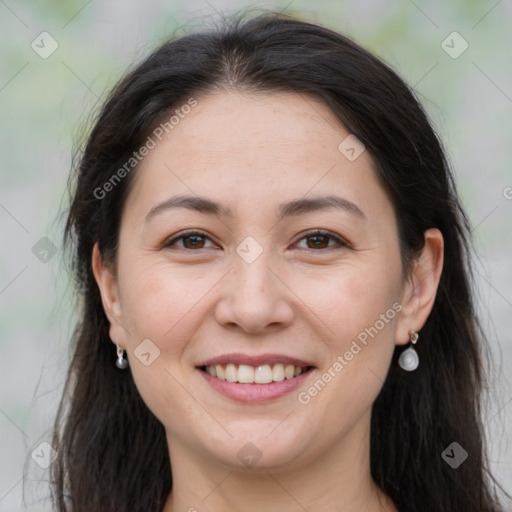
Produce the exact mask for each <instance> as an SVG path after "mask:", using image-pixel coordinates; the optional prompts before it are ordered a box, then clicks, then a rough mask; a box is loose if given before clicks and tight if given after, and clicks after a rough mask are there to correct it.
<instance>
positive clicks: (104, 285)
mask: <svg viewBox="0 0 512 512" xmlns="http://www.w3.org/2000/svg"><path fill="white" fill-rule="evenodd" d="M91 265H92V271H93V274H94V278H95V280H96V284H97V285H98V288H99V290H100V294H101V301H102V304H103V310H104V311H105V315H106V316H107V318H108V320H109V322H110V335H111V337H112V340H113V341H114V340H115V339H120V340H121V334H120V333H117V332H113V331H115V330H116V326H118V327H119V326H121V325H122V322H121V305H120V301H119V293H118V287H117V282H116V278H115V276H114V274H113V272H112V270H111V268H110V267H109V266H107V265H105V262H104V260H103V257H102V255H101V252H100V250H99V246H98V242H96V243H95V244H94V247H93V250H92V258H91ZM121 331H122V329H121Z"/></svg>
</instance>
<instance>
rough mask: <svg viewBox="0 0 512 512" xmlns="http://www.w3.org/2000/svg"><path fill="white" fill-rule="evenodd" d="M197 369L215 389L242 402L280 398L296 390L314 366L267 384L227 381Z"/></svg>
mask: <svg viewBox="0 0 512 512" xmlns="http://www.w3.org/2000/svg"><path fill="white" fill-rule="evenodd" d="M197 371H198V372H199V373H200V374H201V375H202V376H203V377H204V378H205V379H206V382H208V383H209V384H210V385H211V386H212V388H213V389H215V391H218V392H219V393H221V394H223V395H225V396H227V397H228V398H232V399H233V400H238V401H239V402H244V403H259V402H267V401H270V400H274V399H276V398H280V397H282V396H284V395H286V394H288V393H291V392H292V391H294V390H296V389H297V388H298V387H299V386H300V385H301V384H302V383H303V382H304V381H305V380H306V379H307V378H309V377H310V375H311V374H312V373H313V372H314V368H311V369H309V370H308V371H307V372H304V373H301V374H300V375H299V376H298V377H294V378H293V379H285V380H282V381H281V382H270V383H269V384H240V383H239V382H228V381H227V380H221V379H218V378H217V377H212V376H211V375H210V374H209V373H207V372H205V371H203V370H200V369H199V368H198V369H197Z"/></svg>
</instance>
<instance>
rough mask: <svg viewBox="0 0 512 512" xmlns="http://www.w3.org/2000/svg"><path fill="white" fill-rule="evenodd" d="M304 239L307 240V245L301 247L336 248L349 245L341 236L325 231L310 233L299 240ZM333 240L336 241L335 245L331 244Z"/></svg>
mask: <svg viewBox="0 0 512 512" xmlns="http://www.w3.org/2000/svg"><path fill="white" fill-rule="evenodd" d="M302 240H306V247H301V249H335V248H339V247H346V246H348V244H347V243H346V242H344V241H343V240H342V239H341V238H339V237H337V236H335V235H333V234H332V233H328V232H327V233H325V232H323V231H315V232H313V233H309V234H308V235H306V236H304V237H302V238H301V240H300V241H299V242H301V241H302ZM331 242H334V245H332V244H331V245H329V244H330V243H331Z"/></svg>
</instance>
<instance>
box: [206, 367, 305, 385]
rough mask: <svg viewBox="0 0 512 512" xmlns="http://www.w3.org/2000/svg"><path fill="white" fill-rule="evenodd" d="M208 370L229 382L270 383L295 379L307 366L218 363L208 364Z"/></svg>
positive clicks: (214, 375) (212, 374)
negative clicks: (255, 365)
mask: <svg viewBox="0 0 512 512" xmlns="http://www.w3.org/2000/svg"><path fill="white" fill-rule="evenodd" d="M205 368H206V372H207V373H209V374H210V375H211V376H212V377H217V378H218V379H221V380H227V381H228V382H239V383H242V384H269V383H270V382H281V381H283V380H284V379H293V378H294V377H298V376H299V375H300V374H301V373H303V372H305V371H306V369H307V368H306V367H301V366H295V365H293V364H287V365H284V364H273V365H270V364H263V365H261V366H257V367H254V366H249V365H246V364H240V365H236V364H232V363H230V364H226V365H221V364H216V365H212V366H206V367H205Z"/></svg>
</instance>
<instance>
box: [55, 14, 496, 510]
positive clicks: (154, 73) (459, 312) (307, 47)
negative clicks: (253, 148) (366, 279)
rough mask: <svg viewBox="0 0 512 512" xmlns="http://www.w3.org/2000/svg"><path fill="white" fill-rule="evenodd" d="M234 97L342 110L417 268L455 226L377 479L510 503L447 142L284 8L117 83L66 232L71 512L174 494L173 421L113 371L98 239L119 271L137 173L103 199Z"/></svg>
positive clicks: (418, 494) (356, 51)
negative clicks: (437, 235)
mask: <svg viewBox="0 0 512 512" xmlns="http://www.w3.org/2000/svg"><path fill="white" fill-rule="evenodd" d="M228 89H235V90H247V91H258V92H269V93H271V92H273V91H288V92H295V93H298V94H307V95H313V96H315V97H317V98H319V99H321V100H322V101H323V102H324V103H325V104H326V105H327V106H328V107H330V109H331V110H332V111H333V113H334V114H335V115H336V116H337V117H338V118H339V120H340V121H341V122H342V123H343V124H344V125H345V126H346V127H347V128H348V130H350V132H351V133H353V134H355V135H356V136H357V137H358V138H359V139H360V140H361V141H362V142H363V144H364V145H365V146H366V149H367V150H368V151H369V152H370V154H371V155H372V157H373V160H374V162H375V165H376V169H377V171H378V176H379V179H380V180H381V182H382V184H383V187H384V188H385V190H386V191H387V193H388V194H389V197H390V199H391V201H392V203H393V205H394V208H395V211H396V216H397V222H398V228H399V236H400V246H401V250H402V260H403V262H404V271H407V269H408V268H409V265H410V263H411V261H412V260H413V259H414V256H415V255H416V254H417V253H418V251H419V250H420V249H421V248H422V246H423V242H424V232H425V230H427V229H429V228H434V227H435V228H438V229H439V230H440V231H441V232H442V234H443V237H444V240H445V265H444V269H443V272H442V276H441V280H440V285H439V289H438V293H437V297H436V301H435V304H434V307H433V310H432V312H431V314H430V316H429V318H428V320H427V322H426V324H425V326H424V328H423V330H422V339H421V343H419V344H418V345H417V346H416V347H417V351H418V353H419V357H420V361H421V364H420V366H419V368H418V369H417V370H416V371H415V372H412V373H407V372H404V371H403V370H401V369H400V368H399V367H398V365H397V357H398V355H399V352H400V350H399V349H402V347H397V349H396V351H395V354H394V357H393V361H392V364H391V367H390V369H389V373H388V375H387V378H386V381H385V382H384V385H383V387H382V390H381V392H380V394H379V396H378V397H377V399H376V401H375V403H374V404H373V410H372V419H371V473H372V477H373V479H374V480H375V482H376V484H377V485H378V486H379V487H380V488H381V489H382V490H383V491H384V492H385V493H386V494H388V495H389V496H390V497H391V498H392V499H393V501H394V502H395V503H396V505H397V507H398V509H399V510H400V511H402V512H420V511H429V512H433V511H435V512H454V511H455V512H491V511H493V512H495V511H498V510H500V508H499V504H498V497H497V490H496V489H497V484H496V483H495V482H494V480H493V479H492V477H491V476H490V475H489V473H488V467H487V459H486V454H485V449H484V443H483V426H482V419H481V409H480V404H481V390H482V385H483V383H484V372H483V364H482V361H483V359H482V349H483V348H485V347H486V344H485V338H484V336H483V335H482V333H481V330H480V329H479V327H478V323H477V320H476V318H475V311H474V307H473V302H472V295H471V274H470V266H469V251H470V244H469V241H468V239H469V229H468V222H467V220H466V217H465V215H464V213H463V211H462V210H461V207H460V205H459V201H458V199H457V195H456V191H455V186H454V183H453V179H452V176H451V173H450V170H449V168H448V165H447V162H446V159H445V154H444V151H443V149H442V146H441V143H440V141H439V140H438V137H437V136H436V133H435V132H434V130H433V128H432V126H431V124H430V122H429V120H428V118H427V116H426V114H425V112H424V111H423V109H422V107H421V106H420V104H419V102H418V101H417V99H416V98H415V96H414V94H413V93H412V91H411V89H410V88H409V87H408V86H407V85H406V84H405V83H404V82H403V81H402V80H401V79H400V78H399V77H398V76H397V74H396V73H395V72H394V71H392V70H391V69H390V68H389V67H388V66H387V65H385V64H384V63H383V62H382V61H381V60H379V59H377V58H376V57H375V56H373V55H372V54H370V53H369V52H368V51H366V50H364V49H363V48H361V47H360V46H359V45H357V44H356V43H354V42H353V41H351V40H350V39H348V38H347V37H345V36H343V35H340V34H339V33H336V32H334V31H332V30H329V29H327V28H324V27H321V26H318V25H316V24H312V23H308V22H305V21H301V20H298V19H296V18H292V17H289V16H286V15H283V14H275V13H265V14H263V15H258V16H246V15H242V16H237V17H231V18H230V19H228V20H226V21H225V23H223V24H222V26H221V27H220V28H216V29H211V30H204V31H201V32H197V33H193V34H190V35H186V36H182V37H180V38H176V39H173V40H171V41H168V42H166V43H165V44H163V45H162V46H161V47H159V48H158V49H157V50H156V51H154V52H153V53H152V54H151V55H149V57H147V58H146V59H145V60H144V61H143V62H142V63H140V64H139V65H138V66H137V67H136V68H135V69H134V70H132V71H131V72H130V73H129V74H127V75H126V76H125V77H124V78H123V79H122V80H121V81H120V82H119V83H118V84H117V85H116V87H115V88H114V89H113V91H112V92H111V94H110V96H109V98H108V99H107V101H106V102H105V104H104V106H103V107H102V109H101V111H100V113H99V115H98V117H97V119H96V121H95V124H94V127H93V129H92V131H91V133H90V135H89V137H88V139H87V143H86V145H85V148H84V151H83V155H81V157H80V159H79V161H78V164H77V166H76V174H75V175H74V176H73V180H72V182H71V184H72V191H71V194H72V195H71V207H70V211H69V216H68V219H67V224H66V229H65V234H64V241H65V244H66V245H67V247H68V248H69V249H70V250H71V251H72V261H73V272H74V275H75V278H76V284H77V289H78V292H79V294H80V297H81V300H82V303H81V308H82V309H81V317H80V318H81V319H80V322H79V324H78V326H77V328H76V332H75V335H74V338H73V339H74V346H73V350H74V353H73V358H72V361H71V365H70V368H69V374H68V378H67V381H66V386H65V390H64V395H63V397H62V401H61V404H60V408H59V412H58V417H57V419H56V423H55V434H54V439H53V446H54V448H55V449H56V450H57V452H58V454H59V458H58V460H57V461H56V462H55V463H54V464H53V466H52V479H53V489H54V493H53V494H54V501H55V504H56V507H57V510H58V511H60V512H64V511H71V510H72V511H75V512H86V511H88V512H98V511H101V512H114V511H116V512H120V511H123V512H124V511H126V512H128V511H130V512H148V511H155V512H157V511H161V510H162V508H163V506H164V503H165V501H166V498H167V496H168V494H169V492H170V490H171V487H172V478H171V463H170V460H169V454H168V448H167V443H166V437H165V431H164V427H163V426H162V424H161V423H160V422H159V421H158V420H157V419H156V418H155V417H154V415H153V414H152V413H151V412H150V411H149V409H148V408H147V407H146V405H145V403H144V402H143V400H142V399H141V397H140V395H139V392H138V391H137V388H136V386H135V383H134V380H133V378H132V375H131V372H130V371H129V370H127V371H124V372H122V371H119V370H118V369H117V368H116V366H115V364H114V363H115V358H116V354H115V347H114V345H113V344H112V343H111V341H110V339H109V322H108V320H107V318H106V316H105V313H104V310H103V307H102V302H101V298H100V293H99V290H98V287H97V285H96V282H95V280H94V277H93V273H92V269H91V254H92V248H93V245H94V243H95V242H96V241H98V243H99V248H100V251H101V254H102V257H103V258H104V259H105V261H108V262H110V263H111V264H113V265H115V261H116V253H117V244H118V235H119V225H120V218H121V213H122V208H123V204H124V201H125V198H126V196H127V193H128V191H129V190H130V184H131V183H132V182H133V176H134V174H135V173H136V172H137V170H136V168H134V169H133V170H132V171H131V172H129V173H128V174H127V175H126V177H125V178H124V179H123V180H120V182H119V183H117V184H116V186H115V187H113V189H112V190H111V191H109V193H108V194H105V196H104V197H102V198H97V197H96V195H95V194H94V191H95V190H97V189H98V187H102V186H103V185H104V183H105V182H106V181H107V180H108V179H109V178H110V177H111V176H112V175H113V174H114V173H115V172H116V171H117V170H118V169H119V168H121V167H122V166H123V165H124V164H125V163H126V162H127V161H128V160H129V158H130V157H131V155H132V154H133V152H134V151H136V150H137V149H138V148H140V147H141V146H142V145H143V144H144V142H145V140H146V138H147V136H148V134H149V133H151V130H152V129H153V128H154V127H155V126H156V125H157V124H158V123H159V122H160V121H161V120H162V119H163V118H165V117H169V116H170V115H171V113H172V111H173V110H174V109H175V108H177V107H179V106H180V105H181V104H183V103H184V102H186V101H187V100H188V99H189V98H190V97H191V96H194V97H196V98H197V97H199V95H200V94H201V93H204V92H210V91H214V90H218V91H222V90H228ZM453 441H456V442H457V443H459V444H460V445H461V446H462V447H463V448H464V449H465V450H466V451H467V452H468V454H469V457H468V458H467V460H466V461H465V462H464V463H463V464H462V465H461V466H460V467H458V468H457V469H453V468H452V467H450V465H448V464H447V463H446V462H445V461H444V460H443V458H442V457H441V453H442V452H443V451H444V450H445V448H446V447H447V446H448V445H450V444H451V443H452V442H453ZM498 487H499V486H498Z"/></svg>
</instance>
